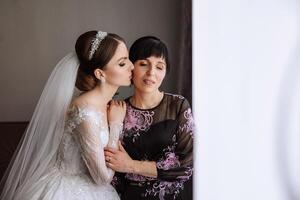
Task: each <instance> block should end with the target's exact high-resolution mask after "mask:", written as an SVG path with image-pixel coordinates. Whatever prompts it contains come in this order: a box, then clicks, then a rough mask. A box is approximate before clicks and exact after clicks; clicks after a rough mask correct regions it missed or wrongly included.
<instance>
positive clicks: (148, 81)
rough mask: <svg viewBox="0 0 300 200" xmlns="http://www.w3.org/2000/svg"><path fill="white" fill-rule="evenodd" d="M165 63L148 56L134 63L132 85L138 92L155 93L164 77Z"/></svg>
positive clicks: (157, 58) (163, 60)
mask: <svg viewBox="0 0 300 200" xmlns="http://www.w3.org/2000/svg"><path fill="white" fill-rule="evenodd" d="M166 67H167V66H166V61H165V59H164V58H162V57H155V56H150V57H148V58H146V59H143V60H137V61H135V63H134V70H133V79H132V80H133V84H134V86H135V88H136V90H138V91H140V92H147V93H148V92H156V91H158V88H159V87H160V85H161V83H162V81H163V80H164V78H165V75H166Z"/></svg>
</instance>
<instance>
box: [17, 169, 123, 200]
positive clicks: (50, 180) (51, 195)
mask: <svg viewBox="0 0 300 200" xmlns="http://www.w3.org/2000/svg"><path fill="white" fill-rule="evenodd" d="M22 193H23V194H22ZM15 199H22V200H77V199H78V200H102V199H103V200H119V196H118V194H117V192H116V190H115V189H114V188H113V187H112V186H111V185H110V184H105V183H103V185H96V184H95V183H94V182H92V180H91V178H90V177H88V176H87V175H80V176H79V175H70V174H67V173H63V172H62V171H60V170H58V169H57V168H54V169H52V170H51V171H49V172H48V173H47V174H46V175H44V176H43V177H42V178H41V179H39V181H37V182H36V183H35V184H33V185H32V186H29V189H28V190H27V189H26V192H21V193H19V194H18V195H17V196H16V198H15Z"/></svg>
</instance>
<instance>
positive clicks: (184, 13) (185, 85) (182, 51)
mask: <svg viewBox="0 0 300 200" xmlns="http://www.w3.org/2000/svg"><path fill="white" fill-rule="evenodd" d="M180 26H181V27H180V39H179V41H180V44H179V49H178V50H179V54H178V55H179V66H178V68H179V70H178V74H177V76H178V78H177V80H178V81H177V82H176V84H177V85H176V90H177V91H176V92H177V93H178V94H181V95H183V96H184V97H186V98H187V99H188V100H189V102H190V104H191V105H192V0H183V1H181V19H180Z"/></svg>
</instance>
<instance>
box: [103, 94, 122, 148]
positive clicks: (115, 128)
mask: <svg viewBox="0 0 300 200" xmlns="http://www.w3.org/2000/svg"><path fill="white" fill-rule="evenodd" d="M125 114H126V103H125V102H124V101H116V100H112V101H111V102H110V105H109V107H108V109H107V119H108V124H109V142H108V144H107V147H110V148H113V149H118V141H119V137H120V134H121V133H122V130H123V120H124V117H125Z"/></svg>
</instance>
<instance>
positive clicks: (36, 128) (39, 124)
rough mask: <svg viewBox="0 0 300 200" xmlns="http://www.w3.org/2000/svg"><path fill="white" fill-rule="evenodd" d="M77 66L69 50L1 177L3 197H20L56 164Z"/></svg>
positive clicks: (57, 68)
mask: <svg viewBox="0 0 300 200" xmlns="http://www.w3.org/2000/svg"><path fill="white" fill-rule="evenodd" d="M78 67H79V61H78V59H77V56H76V54H75V53H69V54H68V55H66V56H65V57H64V58H63V59H61V60H60V62H59V63H58V64H57V65H56V67H55V69H54V70H53V72H52V74H51V75H50V77H49V79H48V81H47V83H46V86H45V88H44V90H43V92H42V95H41V97H40V99H39V101H38V104H37V106H36V108H35V111H34V113H33V116H32V118H31V121H30V123H29V125H28V127H27V129H26V131H25V134H24V136H23V138H22V141H21V142H20V144H19V146H18V149H17V150H16V151H15V154H14V157H13V159H12V160H11V162H10V165H9V167H8V169H7V170H6V173H5V175H4V177H3V179H2V180H1V184H0V192H1V191H2V193H1V196H0V199H1V200H4V199H5V200H11V199H19V198H20V196H18V195H20V194H22V193H23V192H24V191H26V190H27V189H28V187H30V186H31V185H32V184H33V183H35V182H36V181H37V180H38V179H39V178H40V177H41V176H42V174H43V173H44V172H45V171H46V170H47V169H48V168H49V167H51V166H53V165H54V164H55V160H56V153H57V150H58V147H59V144H60V141H61V138H62V135H63V132H64V124H65V118H66V112H67V109H68V107H69V104H70V102H71V100H72V97H73V92H74V89H75V81H76V76H77V70H78Z"/></svg>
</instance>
